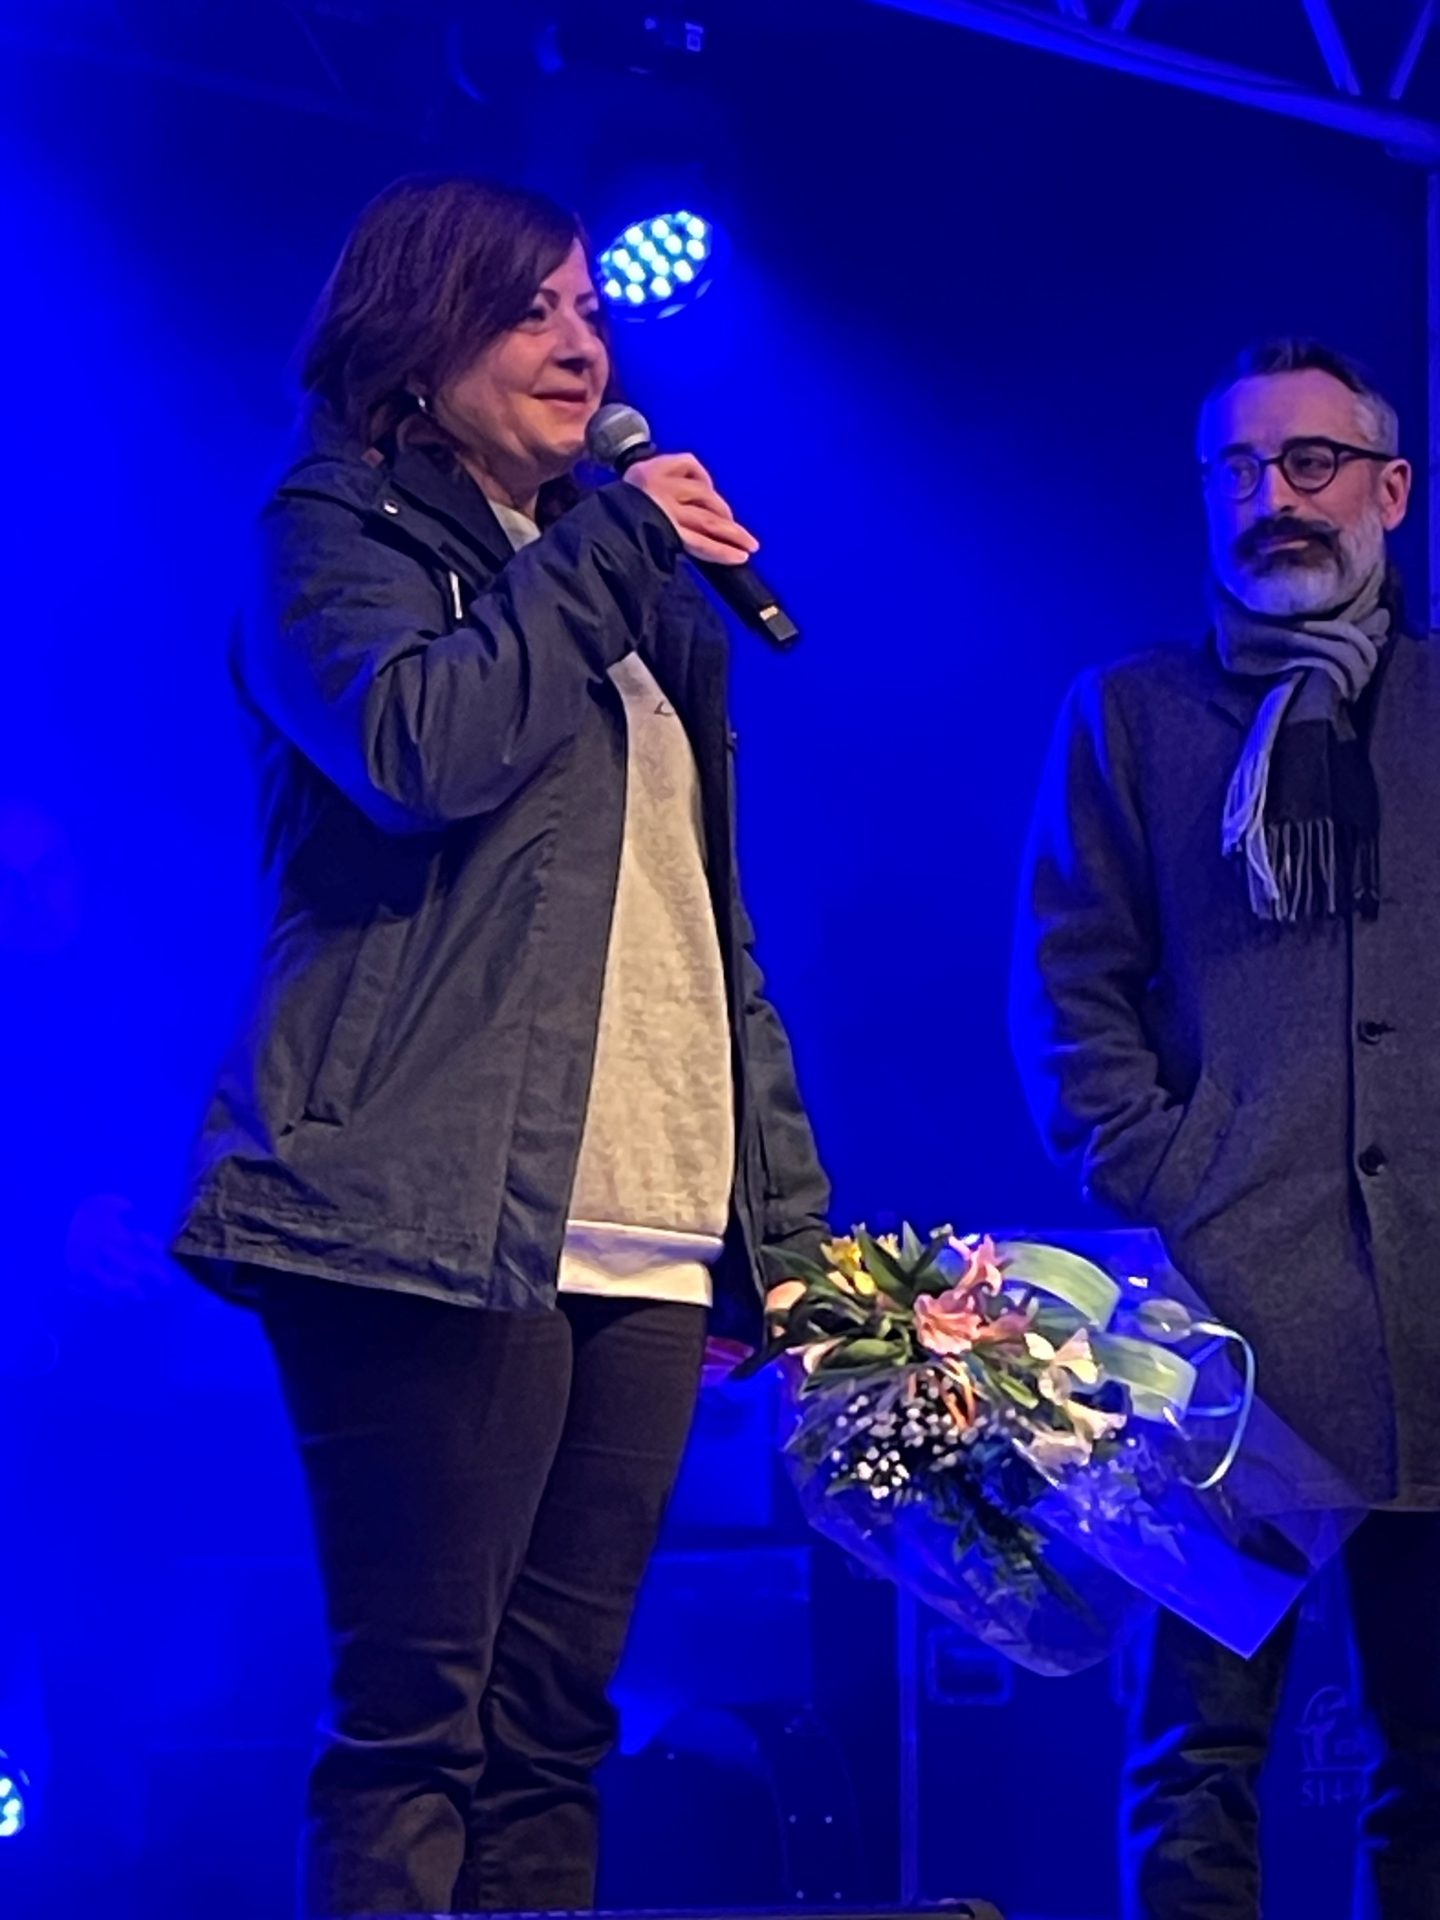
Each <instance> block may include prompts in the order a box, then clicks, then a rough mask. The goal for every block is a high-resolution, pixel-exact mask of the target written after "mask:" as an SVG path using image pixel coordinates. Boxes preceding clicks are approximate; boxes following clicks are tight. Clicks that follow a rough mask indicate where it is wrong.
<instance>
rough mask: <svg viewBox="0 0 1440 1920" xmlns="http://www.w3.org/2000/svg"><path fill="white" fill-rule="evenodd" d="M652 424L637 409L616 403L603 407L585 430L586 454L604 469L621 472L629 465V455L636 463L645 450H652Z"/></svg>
mask: <svg viewBox="0 0 1440 1920" xmlns="http://www.w3.org/2000/svg"><path fill="white" fill-rule="evenodd" d="M652 446H653V443H652V441H651V439H650V422H649V421H648V420H647V419H646V418H645V416H644V414H643V413H641V412H640V411H639V410H638V408H636V407H626V406H622V405H620V404H619V403H618V402H612V403H611V405H610V406H608V407H601V409H600V411H599V412H598V413H597V414H596V415H595V417H594V418H593V419H592V420H591V422H590V425H589V426H588V427H587V428H586V430H585V450H586V452H587V453H588V454H589V455H590V458H591V459H592V460H594V461H595V462H596V464H597V465H599V466H602V467H614V468H615V470H616V471H617V472H619V471H620V469H621V468H622V467H623V466H624V465H625V463H626V455H627V454H628V455H629V456H630V458H631V459H632V460H633V459H634V458H635V456H636V454H637V453H638V452H639V450H640V449H641V448H642V447H652Z"/></svg>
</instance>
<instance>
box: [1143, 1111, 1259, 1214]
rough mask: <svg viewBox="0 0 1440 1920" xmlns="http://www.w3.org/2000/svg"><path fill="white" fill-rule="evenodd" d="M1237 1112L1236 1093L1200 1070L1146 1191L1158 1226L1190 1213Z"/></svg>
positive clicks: (1146, 1204)
mask: <svg viewBox="0 0 1440 1920" xmlns="http://www.w3.org/2000/svg"><path fill="white" fill-rule="evenodd" d="M1235 1113H1236V1104H1235V1100H1234V1097H1233V1096H1232V1095H1231V1094H1228V1093H1227V1092H1226V1091H1225V1089H1224V1088H1223V1087H1221V1086H1219V1085H1217V1083H1216V1082H1215V1081H1214V1080H1212V1079H1211V1078H1210V1076H1209V1074H1207V1073H1202V1074H1201V1075H1200V1078H1199V1079H1198V1080H1197V1081H1196V1083H1195V1091H1194V1093H1193V1094H1192V1095H1191V1096H1190V1101H1189V1104H1188V1105H1187V1106H1186V1108H1185V1111H1184V1113H1183V1114H1182V1115H1181V1118H1180V1124H1179V1126H1178V1127H1177V1128H1176V1130H1175V1134H1174V1136H1173V1138H1172V1139H1171V1141H1170V1145H1169V1146H1168V1147H1167V1148H1166V1150H1165V1157H1164V1159H1163V1160H1162V1161H1161V1162H1160V1165H1159V1167H1158V1168H1157V1169H1156V1171H1155V1174H1154V1177H1153V1178H1152V1180H1151V1182H1150V1185H1149V1186H1148V1188H1147V1189H1146V1191H1145V1199H1144V1211H1145V1213H1146V1215H1147V1216H1148V1217H1149V1219H1150V1220H1152V1221H1153V1222H1154V1224H1155V1225H1156V1226H1157V1227H1160V1228H1161V1229H1162V1230H1166V1231H1168V1230H1169V1229H1170V1228H1172V1227H1174V1226H1176V1225H1178V1224H1181V1223H1183V1222H1184V1221H1185V1220H1186V1219H1187V1218H1189V1217H1190V1216H1192V1215H1193V1214H1194V1212H1195V1210H1196V1205H1197V1202H1198V1200H1199V1198H1200V1191H1201V1188H1202V1187H1203V1186H1204V1184H1205V1181H1206V1179H1207V1177H1208V1176H1209V1174H1210V1173H1211V1171H1212V1170H1213V1168H1214V1166H1215V1161H1216V1159H1217V1157H1218V1155H1219V1152H1220V1149H1221V1147H1222V1146H1223V1145H1224V1143H1225V1139H1226V1136H1227V1135H1228V1134H1229V1132H1230V1129H1231V1127H1232V1125H1233V1124H1234V1121H1235Z"/></svg>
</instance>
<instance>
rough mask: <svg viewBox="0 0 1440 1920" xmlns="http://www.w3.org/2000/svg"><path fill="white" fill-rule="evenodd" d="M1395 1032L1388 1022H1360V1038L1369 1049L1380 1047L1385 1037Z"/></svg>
mask: <svg viewBox="0 0 1440 1920" xmlns="http://www.w3.org/2000/svg"><path fill="white" fill-rule="evenodd" d="M1394 1031H1395V1029H1394V1028H1393V1027H1392V1026H1391V1025H1390V1023H1389V1021H1388V1020H1362V1021H1361V1022H1360V1038H1361V1039H1362V1040H1363V1041H1364V1042H1365V1045H1366V1046H1367V1047H1378V1046H1379V1044H1380V1042H1381V1041H1382V1040H1383V1039H1384V1038H1385V1036H1386V1035H1387V1034H1389V1033H1393V1032H1394Z"/></svg>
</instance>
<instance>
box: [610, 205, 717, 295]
mask: <svg viewBox="0 0 1440 1920" xmlns="http://www.w3.org/2000/svg"><path fill="white" fill-rule="evenodd" d="M716 239H717V235H716V231H715V228H714V226H713V225H712V223H711V222H710V221H709V220H702V219H701V218H700V216H699V214H696V213H685V212H683V211H682V212H680V213H658V214H656V215H654V216H653V218H651V219H649V220H637V221H636V222H635V223H634V224H633V225H632V226H628V227H626V229H625V231H624V232H623V233H621V234H618V235H617V236H616V238H615V239H614V240H613V241H612V242H611V244H610V245H609V246H608V247H607V248H606V249H605V251H604V252H603V253H602V254H601V256H600V283H601V286H602V287H603V288H604V291H605V298H606V299H607V300H608V301H609V302H610V305H611V306H612V307H613V308H614V310H615V311H616V312H617V313H620V314H623V315H624V316H625V317H626V318H627V319H637V320H641V319H653V320H663V319H666V318H667V317H668V316H669V315H670V314H672V313H680V312H681V311H682V310H683V309H684V308H686V307H688V306H690V305H691V304H692V303H693V302H694V301H695V300H697V299H698V298H699V297H700V295H701V294H702V293H704V291H705V290H706V288H707V287H708V286H709V285H710V282H711V279H712V277H713V275H714V271H715V247H716Z"/></svg>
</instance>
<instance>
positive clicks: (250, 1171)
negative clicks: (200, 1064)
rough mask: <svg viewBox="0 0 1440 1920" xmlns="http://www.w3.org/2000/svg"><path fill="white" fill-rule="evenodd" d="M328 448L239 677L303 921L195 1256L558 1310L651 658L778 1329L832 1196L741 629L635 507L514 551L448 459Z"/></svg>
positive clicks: (262, 579) (745, 1307) (220, 1096)
mask: <svg viewBox="0 0 1440 1920" xmlns="http://www.w3.org/2000/svg"><path fill="white" fill-rule="evenodd" d="M310 431H311V436H312V438H311V444H310V445H309V447H308V449H307V450H306V451H305V452H304V453H303V454H302V457H301V458H300V459H299V460H298V461H297V463H296V464H295V465H294V466H293V467H292V468H291V470H290V471H289V472H288V474H287V475H286V477H285V479H284V480H283V482H282V483H281V485H280V487H279V488H278V490H277V492H276V493H275V495H274V497H273V498H272V499H271V501H270V503H269V505H268V506H267V508H266V509H265V511H264V513H263V515H262V517H261V521H260V529H259V541H258V552H257V556H256V561H257V564H256V569H255V579H254V585H253V591H252V592H251V594H250V595H249V598H248V602H247V605H246V609H245V612H244V615H243V618H242V621H241V625H240V629H239V636H238V640H237V648H236V673H237V677H238V680H239V683H240V687H241V691H242V694H243V697H244V699H245V701H246V703H247V704H248V706H249V707H250V708H251V709H252V710H253V712H254V714H255V716H256V719H257V722H258V727H259V735H260V740H261V749H260V751H261V770H262V792H263V814H264V828H265V843H266V858H267V864H268V867H269V869H270V872H271V874H272V875H273V879H274V882H275V908H274V913H273V918H272V920H271V923H270V928H269V933H268V937H267V939H266V941H265V946H264V953H263V958H262V962H261V966H260V969H259V975H258V981H257V985H256V990H255V994H254V997H253V1002H252V1005H251V1007H250V1010H249V1013H248V1017H247V1018H246V1020H245V1022H244V1026H243V1030H242V1032H241V1034H240V1036H239V1038H238V1040H237V1042H236V1044H235V1046H234V1048H233V1049H232V1051H231V1054H230V1056H229V1059H228V1061H227V1064H226V1066H225V1068H224V1070H223V1072H222V1074H221V1076H220V1080H219V1085H218V1087H217V1089H216V1092H215V1095H214V1098H213V1100H212V1102H211V1104H210V1107H209V1110H208V1113H207V1114H206V1117H205V1120H204V1124H203V1128H202V1133H201V1139H200V1143H199V1149H198V1155H197V1166H196V1174H195V1180H194V1186H193V1192H192V1195H191V1198H190V1201H189V1204H188V1207H187V1209H186V1213H185V1218H184V1221H183V1225H182V1227H181V1230H180V1233H179V1237H178V1239H177V1241H176V1249H175V1250H176V1253H177V1256H178V1257H179V1258H181V1259H182V1260H183V1261H184V1262H185V1263H186V1264H187V1265H188V1266H189V1267H190V1268H191V1269H192V1271H194V1272H196V1273H197V1274H198V1275H199V1276H200V1277H201V1278H203V1279H205V1280H207V1281H208V1282H209V1283H210V1284H212V1285H215V1286H218V1287H219V1288H221V1289H222V1290H231V1291H238V1290H239V1289H240V1288H241V1287H242V1286H243V1268H244V1266H245V1264H247V1263H256V1264H259V1265H261V1266H265V1267H269V1268H280V1269H285V1270H291V1271H298V1272H305V1273H312V1274H319V1275H325V1276H329V1277H332V1278H335V1279H341V1280H352V1281H360V1282H364V1283H369V1284H373V1285H378V1286H392V1287H398V1288H402V1289H410V1290H418V1291H423V1292H427V1293H432V1294H438V1295H440V1296H443V1297H447V1298H453V1299H455V1300H457V1301H462V1302H467V1303H469V1304H471V1305H476V1306H486V1307H502V1308H527V1307H542V1306H545V1305H547V1304H549V1303H550V1302H551V1301H552V1300H553V1298H554V1292H555V1278H556V1270H557V1266H558V1261H559V1254H560V1248H561V1242H562V1239H563V1236H564V1230H565V1222H566V1217H567V1211H568V1203H569V1199H570V1194H571V1189H572V1186H573V1183H574V1173H575V1165H576V1159H577V1156H578V1152H579V1146H580V1136H581V1130H582V1127H583V1123H584V1118H585V1112H586V1106H587V1101H588V1093H589V1085H590V1077H591V1071H592V1066H593V1060H594V1049H595V1036H596V1031H597V1025H598V1019H599V1007H600V996H601V990H602V985H603V979H604V968H605V957H606V950H607V946H608V940H609V929H610V921H611V915H612V910H613V906H614V899H615V887H616V877H617V872H618V865H619V856H620V842H621V835H622V830H623V824H624V807H625V724H624V714H623V708H622V705H621V702H620V699H619V696H618V694H617V693H616V691H615V689H614V687H613V686H612V684H611V682H610V681H609V679H608V678H607V669H608V668H609V667H611V666H612V665H614V664H615V662H616V661H618V660H619V659H620V658H622V657H623V656H624V655H625V654H626V653H627V652H628V651H630V650H631V649H632V648H638V649H639V650H640V651H641V652H642V654H643V655H644V657H645V659H646V661H647V663H648V664H649V666H650V668H651V670H652V671H653V672H654V674H655V676H656V678H657V679H658V680H659V682H660V684H661V685H662V687H663V688H664V690H665V693H666V695H667V696H668V698H669V699H670V700H671V701H672V703H673V704H674V706H675V708H676V710H677V711H678V712H679V714H680V715H681V717H682V718H683V720H684V722H685V725H686V728H687V731H688V733H689V736H690V739H691V742H692V744H693V747H694V750H695V757H696V762H697V767H698V771H699V780H700V789H701V796H702V807H703V819H704V837H705V852H706V859H707V865H708V871H709V876H710V885H711V894H712V899H713V902H714V908H715V916H716V923H717V926H718V929H719V935H720V943H721V949H722V954H723V958H724V963H725V969H726V976H727V980H728V986H729V998H730V1011H731V1025H732V1031H733V1034H734V1049H733V1053H734V1062H733V1065H734V1085H735V1098H736V1115H737V1136H738V1148H737V1162H736V1170H735V1185H734V1204H733V1210H732V1221H731V1228H730V1232H729V1235H728V1238H727V1250H726V1254H725V1256H724V1258H723V1259H722V1262H721V1267H720V1269H719V1271H718V1273H717V1307H718V1308H719V1309H720V1314H719V1319H720V1323H721V1324H722V1325H723V1324H728V1325H729V1326H730V1327H731V1328H732V1329H733V1330H735V1331H746V1332H750V1331H753V1329H754V1326H755V1323H756V1309H757V1306H758V1300H759V1293H760V1289H761V1287H762V1285H763V1283H764V1281H765V1279H766V1278H768V1277H769V1276H770V1275H772V1274H778V1273H780V1272H781V1271H783V1267H784V1264H785V1261H784V1254H785V1252H786V1250H787V1249H788V1250H792V1251H793V1250H797V1249H802V1248H813V1246H814V1244H815V1240H816V1236H817V1235H819V1234H821V1233H823V1232H824V1231H825V1227H824V1220H823V1215H824V1211H825V1207H826V1205H827V1202H828V1189H827V1186H826V1182H825V1179H824V1176H823V1174H822V1172H821V1170H820V1167H819V1165H818V1162H817V1159H816V1154H815V1147H814V1142H813V1139H812V1136H811V1131H810V1126H809V1123H808V1121H807V1119H806V1116H805V1113H804V1110H803V1107H802V1105H801V1101H800V1097H799V1094H798V1092H797V1090H796V1085H795V1077H794V1071H793V1067H792V1064H791V1057H790V1049H789V1046H788V1043H787V1041H786V1039H785V1036H784V1033H783V1030H782V1028H781V1025H780V1022H779V1020H778V1019H777V1017H776V1015H775V1012H774V1010H773V1008H772V1007H771V1005H770V1004H769V1002H768V1001H767V1000H766V999H765V997H764V994H763V991H762V982H761V978H760V974H759V972H758V970H757V968H756V965H755V962H754V960H753V958H752V956H751V943H752V938H753V935H752V929H751V927H750V924H749V921H748V919H747V917H746V914H745V910H744V907H743V905H742V904H741V899H740V894H739V889H738V885H737V881H736V869H735V836H734V773H733V764H734V736H733V734H732V732H731V729H730V727H729V723H728V719H727V707H726V680H727V643H726V636H725V632H724V628H723V626H722V624H721V622H720V621H719V619H718V618H717V617H716V615H715V614H714V612H713V611H712V609H711V608H710V605H709V603H708V602H707V601H706V599H705V598H704V596H703V594H702V593H701V592H700V590H699V589H698V587H697V586H696V585H695V584H694V582H693V580H692V578H691V577H690V575H689V569H688V568H687V567H683V566H681V565H680V561H681V554H680V547H679V542H678V540H677V538H676V535H675V533H674V530H673V528H672V527H671V524H670V522H669V521H668V519H667V518H666V517H665V515H664V514H663V513H661V512H660V510H659V509H658V508H657V507H655V506H654V504H653V503H652V502H651V501H649V500H648V499H647V498H646V497H645V496H644V495H643V494H642V493H640V492H639V491H638V490H637V489H636V488H634V487H630V486H627V485H623V484H616V485H613V486H609V487H605V488H603V489H601V490H600V491H598V492H596V493H594V494H592V495H590V496H588V497H586V498H584V499H582V500H581V501H580V503H579V504H578V505H576V506H575V507H573V508H572V510H571V511H570V512H568V513H566V514H565V515H564V516H563V517H562V518H561V519H560V520H558V521H557V522H556V524H555V525H554V526H552V527H551V528H550V529H549V530H548V531H547V532H546V533H544V535H543V536H542V537H541V538H540V539H539V540H538V541H536V542H535V543H534V544H533V545H532V546H530V547H528V548H526V549H525V550H524V551H522V552H520V553H512V552H511V549H510V545H509V542H508V541H507V540H506V538H505V536H504V534H503V533H502V531H501V529H500V527H499V525H498V523H497V522H496V520H495V518H494V515H493V514H492V513H491V511H490V509H489V507H488V505H487V503H486V502H485V500H484V498H483V496H482V495H481V494H480V492H479V490H478V489H477V488H475V487H474V486H473V485H472V484H471V483H470V482H469V481H468V480H467V479H465V478H464V477H463V476H458V475H456V474H453V473H450V472H447V471H446V470H444V469H443V468H441V467H439V466H437V464H436V463H435V460H434V459H433V457H432V456H431V455H430V454H428V453H427V452H425V451H424V450H422V449H419V448H410V449H408V450H406V449H402V450H398V451H395V452H394V453H393V457H387V458H380V457H378V456H376V455H375V454H373V453H371V454H366V453H365V452H363V451H362V450H361V449H360V448H358V447H355V446H350V445H347V444H346V443H345V442H344V440H343V438H341V437H340V436H339V435H338V434H337V432H336V431H335V430H334V429H333V427H331V426H330V425H329V424H328V423H327V422H326V420H325V418H324V417H323V416H320V415H317V416H316V417H315V418H314V419H313V420H312V423H311V429H310ZM767 1247H768V1248H771V1249H773V1251H772V1252H771V1253H769V1254H767V1255H765V1256H764V1258H763V1259H762V1249H764V1248H767Z"/></svg>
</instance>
